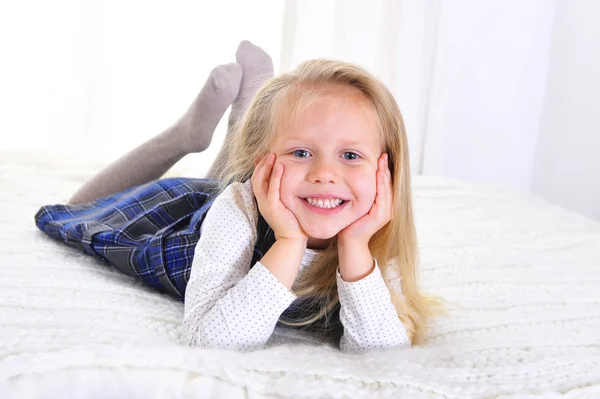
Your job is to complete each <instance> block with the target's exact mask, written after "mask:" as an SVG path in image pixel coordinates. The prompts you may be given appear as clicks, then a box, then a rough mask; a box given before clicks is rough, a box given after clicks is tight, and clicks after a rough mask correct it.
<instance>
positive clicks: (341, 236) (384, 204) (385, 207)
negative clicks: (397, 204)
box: [338, 153, 394, 246]
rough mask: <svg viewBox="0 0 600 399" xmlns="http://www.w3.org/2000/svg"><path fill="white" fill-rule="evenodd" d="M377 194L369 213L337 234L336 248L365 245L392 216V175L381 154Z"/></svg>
mask: <svg viewBox="0 0 600 399" xmlns="http://www.w3.org/2000/svg"><path fill="white" fill-rule="evenodd" d="M376 174H377V193H376V195H375V201H374V202H373V206H371V209H370V210H369V212H368V213H367V214H366V215H364V216H363V217H361V218H359V219H357V220H356V221H354V222H353V223H352V224H351V225H350V226H348V227H346V228H345V229H343V230H342V231H340V232H339V233H338V246H340V245H347V244H358V245H367V244H368V243H369V240H370V239H371V237H372V236H373V235H374V234H375V233H376V232H378V231H379V229H381V228H382V227H383V226H385V225H386V224H387V223H388V222H389V221H390V220H392V216H393V209H394V208H393V194H392V173H391V172H390V168H389V167H388V155H387V154H385V153H384V154H382V155H381V156H380V157H379V160H378V161H377V172H376Z"/></svg>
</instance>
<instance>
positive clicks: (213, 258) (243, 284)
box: [183, 181, 410, 352]
mask: <svg viewBox="0 0 600 399" xmlns="http://www.w3.org/2000/svg"><path fill="white" fill-rule="evenodd" d="M257 221H258V209H257V206H256V202H255V200H254V197H253V192H252V186H251V183H250V181H247V182H245V183H233V184H231V185H230V186H229V187H227V189H225V190H224V191H223V192H222V193H221V194H220V195H219V196H218V197H217V198H216V199H215V201H214V203H213V205H212V206H211V208H210V210H209V211H208V213H207V215H206V218H205V220H204V222H203V224H202V227H201V236H200V239H199V241H198V244H197V245H196V248H195V253H194V260H193V265H192V270H191V275H190V279H189V282H188V285H187V288H186V293H185V310H184V320H183V341H184V342H186V343H187V344H189V345H192V346H201V347H217V348H229V349H237V350H242V351H244V350H254V349H258V348H261V347H263V346H264V345H265V343H266V342H267V340H268V339H269V337H270V336H271V334H272V333H273V331H274V329H275V326H276V324H277V321H278V320H279V317H280V316H281V314H282V313H283V312H284V311H285V310H286V309H287V308H288V307H289V306H290V304H291V303H292V302H293V301H294V300H295V299H296V295H295V294H294V293H293V292H292V291H290V290H289V289H287V288H286V287H285V286H284V285H283V284H282V283H281V282H280V281H279V280H278V279H277V277H275V275H273V274H272V273H271V272H270V271H269V270H268V269H267V268H266V267H265V266H264V265H263V264H262V263H260V261H259V262H257V263H256V264H255V265H254V267H252V268H251V267H250V266H251V265H250V263H251V260H252V255H253V249H254V245H255V243H256V241H257ZM322 255H323V253H322V251H319V250H313V249H308V248H307V249H306V251H305V253H304V256H303V258H302V262H301V265H300V270H299V273H298V277H300V275H301V274H302V273H303V271H305V270H307V269H308V268H310V267H312V265H314V264H316V263H317V262H318V260H319V259H320V257H321V256H322ZM393 277H394V278H395V280H391V279H390V281H391V284H392V285H393V286H395V287H397V288H399V281H398V280H399V277H397V276H393ZM337 286H338V295H339V300H340V321H341V323H342V326H343V330H344V332H343V335H342V337H341V340H340V349H341V350H342V351H343V352H361V351H365V350H369V349H373V348H386V347H398V346H410V340H409V338H408V336H407V333H406V329H405V327H404V324H403V323H402V322H401V321H400V319H399V318H398V316H397V315H396V309H395V307H394V305H393V303H392V301H391V297H390V292H389V290H388V288H387V286H386V284H385V282H384V279H383V276H382V274H381V271H380V269H379V267H378V265H377V263H376V265H375V268H374V270H373V271H372V272H371V274H369V275H368V276H366V277H364V278H363V279H361V280H359V281H356V282H346V281H344V280H342V278H341V276H340V274H339V270H338V272H337Z"/></svg>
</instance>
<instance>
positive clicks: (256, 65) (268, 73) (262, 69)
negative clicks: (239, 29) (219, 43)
mask: <svg viewBox="0 0 600 399" xmlns="http://www.w3.org/2000/svg"><path fill="white" fill-rule="evenodd" d="M235 60H236V61H237V63H238V64H240V65H241V66H242V69H243V71H244V73H243V77H242V85H241V87H240V93H239V94H238V96H237V98H236V99H235V101H234V102H233V104H232V106H231V114H230V115H229V131H231V130H232V127H233V126H234V125H235V124H236V123H237V122H238V121H239V119H240V118H241V117H242V115H244V112H246V110H247V109H248V106H249V105H250V101H252V98H253V97H254V95H255V94H256V92H257V91H258V89H260V87H261V86H262V85H263V84H264V83H265V82H266V81H267V80H268V79H270V78H272V77H273V61H272V60H271V56H269V54H267V53H266V52H265V51H264V50H263V49H261V48H260V47H258V46H255V45H254V44H252V43H250V42H249V41H247V40H244V41H242V42H241V43H240V45H239V46H238V49H237V51H236V53H235Z"/></svg>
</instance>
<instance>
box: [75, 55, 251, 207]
mask: <svg viewBox="0 0 600 399" xmlns="http://www.w3.org/2000/svg"><path fill="white" fill-rule="evenodd" d="M241 78H242V68H241V66H240V65H238V64H235V63H232V64H227V65H221V66H218V67H216V68H215V69H213V71H212V72H211V74H210V76H209V77H208V79H207V81H206V83H205V84H204V87H202V90H201V91H200V94H198V96H197V97H196V99H195V100H194V102H193V103H192V105H191V106H190V108H189V109H188V110H187V112H186V113H185V114H184V115H183V116H182V117H181V118H180V119H179V121H177V123H175V124H174V125H173V126H171V127H170V128H168V129H167V130H165V131H164V132H162V133H160V134H159V135H156V136H154V137H153V138H151V139H150V140H148V141H146V142H145V143H143V144H141V145H140V146H138V147H136V148H134V149H133V150H131V151H130V152H128V153H127V154H125V155H124V156H122V157H121V158H119V159H117V160H116V161H114V162H113V163H111V164H110V165H108V166H107V167H106V168H105V169H103V170H101V171H100V172H98V173H97V174H96V175H95V176H93V177H92V178H91V179H90V180H89V181H88V182H86V183H85V184H84V185H83V186H82V187H81V188H80V189H79V190H78V191H77V192H76V193H75V194H74V195H73V197H72V198H71V199H70V200H69V203H71V204H79V203H84V202H89V201H93V200H95V199H97V198H100V197H103V196H106V195H109V194H113V193H116V192H119V191H122V190H124V189H126V188H129V187H133V186H137V185H139V184H144V183H148V182H150V181H152V180H155V179H158V178H160V177H161V176H162V175H163V174H165V172H166V171H167V170H169V168H171V167H172V166H173V165H174V164H175V163H176V162H177V161H179V160H180V159H181V158H183V157H184V156H185V155H187V154H189V153H190V152H200V151H203V150H205V149H206V148H207V147H208V145H209V144H210V141H211V140H212V135H213V133H214V131H215V128H216V126H217V124H218V123H219V120H220V119H221V118H222V117H223V114H224V113H225V110H227V107H229V105H230V104H231V102H232V101H233V100H234V99H235V98H236V96H237V94H238V92H239V89H240V83H241Z"/></svg>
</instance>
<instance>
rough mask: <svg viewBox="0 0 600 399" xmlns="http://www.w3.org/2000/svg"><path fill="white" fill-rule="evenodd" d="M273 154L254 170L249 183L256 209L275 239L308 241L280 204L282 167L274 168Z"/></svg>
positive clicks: (289, 213) (269, 154) (290, 213)
mask: <svg viewBox="0 0 600 399" xmlns="http://www.w3.org/2000/svg"><path fill="white" fill-rule="evenodd" d="M273 165H275V154H273V153H268V154H266V155H265V156H264V157H263V158H262V159H261V160H260V162H259V163H258V165H256V168H254V172H253V173H252V177H251V179H250V181H251V182H252V191H253V192H254V196H255V197H256V201H257V202H258V209H259V210H260V213H261V215H262V216H263V217H264V218H265V220H266V221H267V223H268V224H269V226H271V228H272V229H273V232H274V233H275V239H277V240H279V239H281V238H290V239H300V240H303V241H308V235H307V234H306V233H305V232H304V230H303V229H302V227H300V224H299V223H298V219H296V216H295V215H294V214H293V213H292V212H291V211H290V210H289V209H288V208H287V207H286V206H285V205H284V204H283V202H281V199H280V195H279V194H280V192H279V190H280V187H281V178H282V177H283V165H282V164H277V165H275V167H273Z"/></svg>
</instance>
